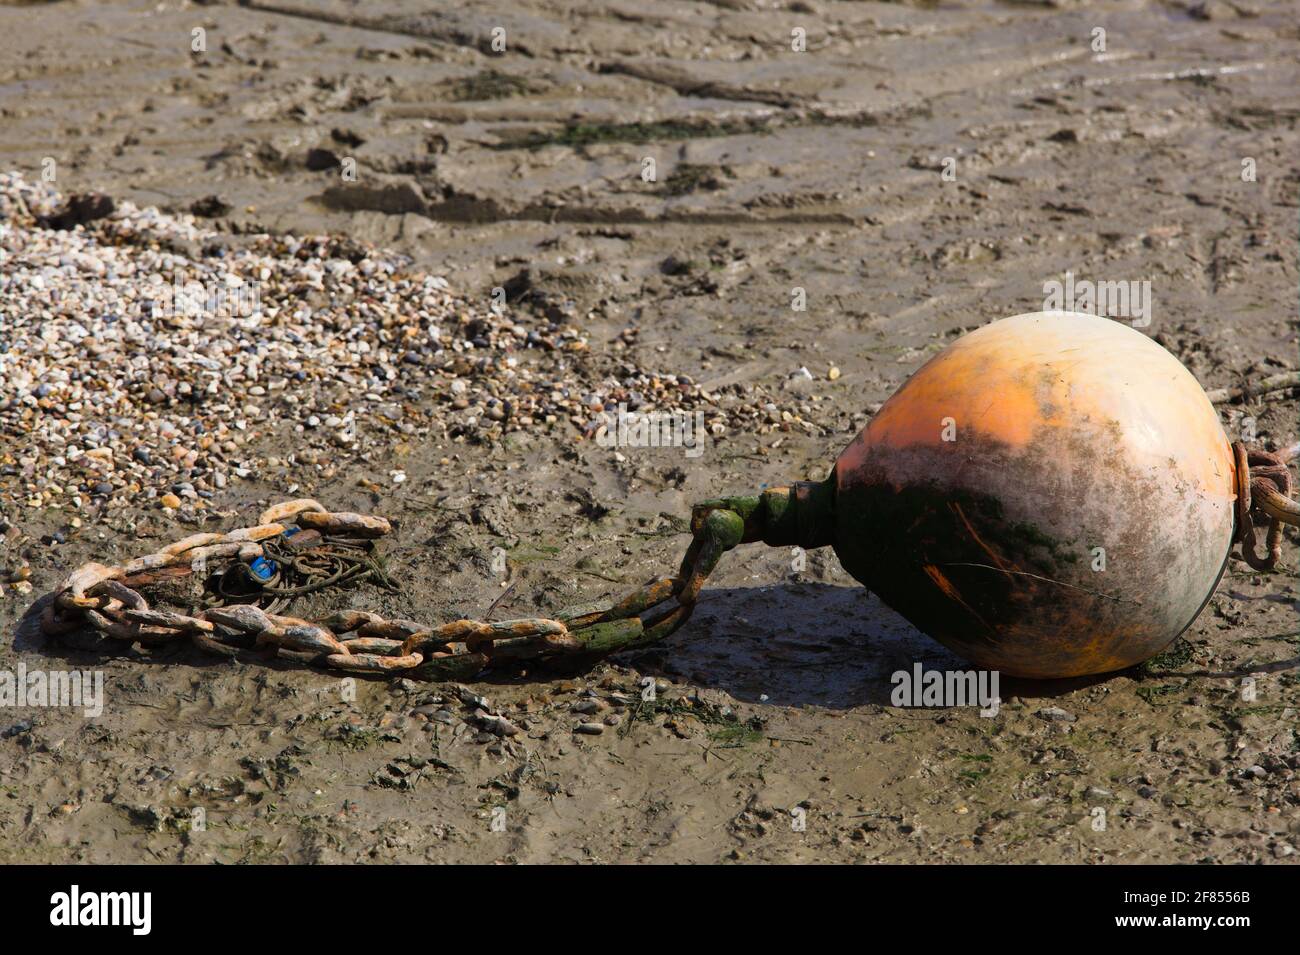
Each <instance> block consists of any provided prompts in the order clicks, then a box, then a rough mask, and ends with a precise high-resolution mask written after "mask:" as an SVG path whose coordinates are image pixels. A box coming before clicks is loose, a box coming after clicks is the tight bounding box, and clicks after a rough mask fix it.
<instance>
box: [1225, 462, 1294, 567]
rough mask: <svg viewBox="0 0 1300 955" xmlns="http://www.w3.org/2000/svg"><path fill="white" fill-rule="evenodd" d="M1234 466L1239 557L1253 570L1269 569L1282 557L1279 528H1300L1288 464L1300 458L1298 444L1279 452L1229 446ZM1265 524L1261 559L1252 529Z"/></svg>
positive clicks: (1280, 531)
mask: <svg viewBox="0 0 1300 955" xmlns="http://www.w3.org/2000/svg"><path fill="white" fill-rule="evenodd" d="M1232 453H1233V456H1234V457H1235V460H1236V466H1237V501H1236V505H1237V514H1236V518H1237V532H1236V540H1239V541H1240V542H1241V555H1242V557H1244V558H1245V559H1246V563H1248V564H1249V565H1250V566H1251V567H1252V568H1254V569H1255V570H1272V569H1273V568H1274V566H1276V564H1277V562H1278V560H1279V559H1280V558H1281V556H1282V525H1283V524H1294V525H1297V526H1300V506H1297V504H1296V502H1295V501H1294V500H1292V497H1291V494H1292V488H1293V484H1294V482H1293V480H1292V477H1291V470H1290V468H1289V467H1288V464H1289V462H1290V461H1291V460H1292V459H1293V458H1295V457H1297V456H1300V444H1295V445H1292V446H1291V447H1289V448H1284V449H1282V450H1281V451H1263V450H1260V449H1259V448H1247V447H1246V446H1245V445H1244V444H1243V443H1242V442H1240V441H1236V442H1234V443H1233V445H1232ZM1257 523H1260V524H1265V525H1267V527H1268V530H1267V532H1266V535H1265V546H1266V547H1267V548H1268V550H1267V553H1266V554H1264V556H1262V557H1261V556H1259V555H1258V554H1256V553H1255V526H1256V524H1257Z"/></svg>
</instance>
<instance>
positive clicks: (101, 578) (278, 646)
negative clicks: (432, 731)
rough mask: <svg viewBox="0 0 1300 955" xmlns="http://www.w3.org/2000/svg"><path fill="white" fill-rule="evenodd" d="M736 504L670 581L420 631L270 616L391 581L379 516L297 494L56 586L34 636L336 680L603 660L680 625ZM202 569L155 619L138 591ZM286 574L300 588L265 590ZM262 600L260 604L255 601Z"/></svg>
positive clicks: (726, 541)
mask: <svg viewBox="0 0 1300 955" xmlns="http://www.w3.org/2000/svg"><path fill="white" fill-rule="evenodd" d="M748 500H752V499H741V498H736V499H728V500H727V501H716V502H709V503H707V504H704V505H700V506H699V507H697V508H696V510H695V512H694V514H693V517H692V532H693V539H692V542H691V545H690V547H689V548H688V550H687V553H686V556H685V558H684V559H683V561H682V565H681V568H680V570H679V571H678V573H677V574H676V575H675V576H671V577H659V578H656V579H655V580H652V581H650V582H649V583H647V584H646V585H645V586H643V587H641V588H640V589H638V590H635V591H633V592H632V593H630V594H628V595H627V596H625V597H623V598H622V599H621V600H618V601H617V602H615V603H613V604H610V605H608V606H603V607H597V608H583V609H578V610H572V611H565V612H561V613H560V614H559V615H558V616H557V617H555V618H554V619H550V618H543V617H535V618H522V619H518V620H505V621H500V622H489V621H481V620H455V621H452V622H450V623H445V624H442V625H440V626H427V625H425V624H421V623H417V622H415V621H412V620H404V619H388V618H385V617H383V616H382V615H380V614H377V613H372V612H369V611H365V610H341V611H336V612H334V613H331V614H329V615H328V616H326V617H324V618H322V619H320V620H315V621H311V620H303V619H300V618H298V617H292V616H285V615H283V614H281V613H279V611H280V610H282V609H284V607H285V606H286V605H287V604H288V603H289V602H290V601H291V600H292V599H293V597H295V596H299V595H301V594H304V593H308V592H311V591H315V590H319V589H323V588H326V587H330V586H335V585H338V584H341V583H345V582H349V581H352V580H354V579H361V578H369V579H372V580H374V581H376V582H377V583H380V584H381V585H390V586H391V584H390V582H389V581H388V578H387V575H386V574H385V572H384V571H383V567H382V563H380V562H379V561H378V560H376V558H375V557H374V555H373V541H375V540H376V539H378V538H380V537H383V536H385V535H387V534H389V533H390V532H391V530H392V527H391V525H390V524H389V522H388V521H387V520H385V519H383V518H381V517H372V516H369V515H364V514H354V513H347V512H331V511H328V510H326V509H325V508H324V507H323V506H322V505H321V504H319V503H318V502H316V501H314V500H310V499H300V500H294V501H286V502H284V503H282V504H277V505H275V506H273V507H271V508H268V509H267V510H266V511H264V512H263V513H262V515H261V517H260V519H259V521H258V523H257V524H256V525H254V526H252V527H244V528H240V529H238V530H234V531H229V532H227V533H225V534H217V533H207V534H194V535H191V536H189V537H186V538H184V539H182V540H179V541H177V542H176V543H174V544H170V545H168V546H167V547H164V548H163V549H162V550H160V551H158V552H157V553H154V554H149V555H147V556H144V557H139V558H136V559H135V560H132V561H129V562H127V563H125V564H123V565H120V566H109V565H105V564H99V563H93V562H92V563H88V564H85V565H83V566H81V567H79V568H78V569H77V570H75V571H73V572H72V573H71V574H70V575H69V576H68V577H67V579H66V580H65V581H64V582H63V583H62V584H61V585H60V587H59V589H58V591H57V593H56V594H55V596H54V599H53V600H52V601H51V602H50V603H49V604H48V605H47V606H46V608H45V610H44V611H43V614H42V617H41V627H42V629H43V630H44V632H45V633H46V634H48V635H51V636H58V635H62V634H67V633H71V632H74V631H77V630H80V629H83V628H86V627H89V628H91V629H94V630H96V631H98V632H99V633H101V634H103V635H104V636H106V637H111V638H113V639H117V640H123V641H128V642H131V643H143V644H162V643H170V642H172V641H176V640H181V639H185V638H188V639H189V640H190V641H191V642H192V643H193V644H194V645H195V646H197V647H199V648H200V649H202V650H205V651H208V652H211V653H218V654H221V655H224V656H227V657H238V656H240V655H242V654H244V653H245V652H246V651H262V652H263V653H264V654H266V655H267V656H277V657H281V658H287V659H293V660H297V661H300V662H304V663H310V664H316V665H323V666H326V667H329V668H331V669H335V670H339V671H344V672H348V673H380V674H395V675H400V676H415V677H417V678H422V679H448V680H453V679H467V678H469V677H471V676H473V675H474V674H475V673H478V672H479V671H481V670H483V669H485V668H487V667H489V666H492V665H494V664H499V663H521V662H529V661H538V660H545V659H550V658H554V657H560V656H574V655H580V654H591V655H602V654H607V653H612V652H614V651H616V650H625V649H630V648H633V647H637V646H642V645H645V644H648V643H652V642H654V641H656V640H659V639H662V638H663V637H665V636H667V635H668V634H670V633H672V632H673V631H675V630H676V629H677V628H678V627H680V626H681V625H682V624H684V623H685V622H686V620H687V619H688V618H689V617H690V615H691V611H692V610H693V609H694V606H695V602H696V600H697V599H698V597H699V593H700V588H701V587H702V586H703V584H704V580H705V578H706V577H707V576H708V575H709V573H711V572H712V570H713V569H714V567H716V566H717V563H718V560H719V559H720V558H721V557H722V555H723V554H724V553H725V552H726V551H727V550H730V549H731V548H732V547H734V546H736V544H738V543H740V542H741V540H742V539H746V538H747V528H746V524H747V522H746V519H745V518H744V517H742V516H741V515H740V514H739V513H737V512H736V511H735V510H731V509H729V508H728V507H726V506H725V505H726V504H728V503H731V502H745V501H748ZM749 539H752V537H750V538H749ZM259 559H261V560H263V561H265V562H266V564H265V565H264V566H266V567H268V568H269V567H274V568H275V569H274V571H273V572H270V573H268V576H267V578H266V580H265V581H262V580H260V579H257V578H255V577H254V575H253V573H252V571H251V570H250V567H251V566H252V565H253V564H254V562H256V561H258V560H259ZM214 565H219V566H221V568H222V569H221V571H220V573H218V574H215V575H214V576H213V577H209V580H212V579H215V580H216V584H215V585H212V584H210V583H207V584H205V585H204V593H203V594H201V595H200V596H199V597H198V598H196V603H203V604H206V606H204V609H201V610H192V611H191V612H190V613H180V612H175V611H168V610H159V609H156V608H153V607H151V606H150V605H149V602H148V601H147V600H146V599H145V597H144V596H143V595H142V594H141V593H140V588H142V587H147V586H149V585H153V584H158V583H160V582H165V581H167V580H168V579H169V578H175V579H178V580H179V579H184V578H186V577H190V576H192V575H193V574H195V573H200V574H202V573H208V572H210V571H211V570H212V568H213V566H214ZM284 568H293V569H295V570H296V571H297V576H300V577H306V578H308V580H309V582H308V583H307V584H305V585H302V586H296V587H280V586H277V583H278V582H279V581H280V580H281V577H282V574H283V573H284ZM330 568H334V569H333V570H330ZM231 574H235V575H237V576H238V577H240V578H241V579H242V582H243V584H244V585H245V586H246V587H247V588H248V590H247V592H245V593H242V594H238V593H237V594H231V593H229V592H228V586H227V583H226V582H227V578H228V577H229V576H230V575H231ZM241 597H242V598H243V602H240V598H241ZM250 597H251V598H252V600H251V601H250V600H249V599H248V598H250ZM263 601H265V602H266V604H267V605H266V606H259V603H261V602H263Z"/></svg>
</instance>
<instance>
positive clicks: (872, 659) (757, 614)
mask: <svg viewBox="0 0 1300 955" xmlns="http://www.w3.org/2000/svg"><path fill="white" fill-rule="evenodd" d="M625 657H626V660H627V661H628V662H629V663H634V664H635V665H636V666H637V667H638V669H641V670H644V671H645V672H646V673H650V674H657V675H662V676H664V677H665V678H668V679H673V680H678V681H681V680H685V681H686V682H689V683H692V684H694V685H697V686H701V687H705V688H710V689H719V690H724V691H726V692H727V693H729V694H730V695H731V696H733V697H735V698H736V699H737V700H742V701H744V702H747V703H758V704H763V705H772V706H821V707H825V708H828V709H850V708H853V707H857V706H863V705H866V704H876V705H879V706H887V707H892V706H893V705H894V703H893V692H894V688H895V686H896V683H895V681H894V680H893V679H892V678H893V675H894V674H895V673H898V672H900V671H901V672H905V673H907V674H909V676H910V675H914V673H915V668H916V667H917V666H920V668H921V669H922V670H923V671H925V672H929V671H939V672H941V673H948V672H975V670H976V667H975V665H974V664H973V663H970V662H969V661H967V660H964V659H962V658H961V657H960V656H958V655H957V654H955V653H953V652H952V651H951V650H948V649H947V648H945V647H944V646H942V645H941V644H939V643H938V642H936V641H934V640H932V639H930V638H929V637H927V636H926V635H925V634H923V633H921V632H920V631H919V630H917V629H916V628H915V627H913V626H912V625H911V624H910V623H908V622H907V621H906V620H904V619H903V618H902V617H901V616H899V615H898V614H897V613H895V612H894V611H892V610H890V609H889V607H887V606H885V604H884V603H882V602H881V600H880V598H878V597H877V596H876V595H875V594H873V593H871V592H870V591H867V590H863V589H862V588H861V587H853V586H836V585H833V584H825V583H816V582H803V581H792V582H787V583H780V584H773V585H769V586H761V587H716V588H709V591H708V600H707V601H704V602H702V603H701V604H700V608H699V610H697V611H696V613H695V616H694V617H693V618H692V619H691V621H690V622H689V623H687V624H686V625H685V626H684V627H683V628H682V629H681V630H680V631H678V632H677V633H675V634H673V635H672V636H671V637H669V638H668V639H667V640H666V641H664V643H663V644H661V645H658V646H654V647H651V648H648V649H647V650H644V651H640V652H637V653H634V654H628V655H625ZM1118 675H1119V674H1116V673H1111V674H1104V675H1097V676H1087V677H1077V678H1072V679H1063V680H1031V679H1025V678H1017V677H1011V676H1007V675H1006V674H1000V675H999V687H1000V696H1001V697H1002V699H1003V700H1004V701H1005V700H1007V699H1010V698H1011V697H1012V696H1021V697H1055V696H1062V695H1064V694H1067V693H1069V692H1071V691H1073V690H1076V689H1079V688H1080V687H1086V686H1091V685H1093V684H1095V683H1100V682H1103V681H1105V680H1107V679H1112V678H1114V677H1116V676H1118Z"/></svg>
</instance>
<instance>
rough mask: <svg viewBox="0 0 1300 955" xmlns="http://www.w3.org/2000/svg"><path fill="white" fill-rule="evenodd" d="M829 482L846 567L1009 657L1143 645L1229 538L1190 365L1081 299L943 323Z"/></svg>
mask: <svg viewBox="0 0 1300 955" xmlns="http://www.w3.org/2000/svg"><path fill="white" fill-rule="evenodd" d="M830 483H832V484H833V487H834V501H833V503H832V504H831V505H830V506H831V507H832V508H833V511H834V517H833V521H831V522H830V524H831V527H833V530H831V529H830V528H827V530H828V531H829V534H830V536H833V540H832V541H830V542H831V543H833V546H834V548H835V551H836V554H837V555H838V556H839V559H840V561H841V563H842V564H843V565H844V567H845V569H846V570H847V571H848V572H849V573H850V574H852V575H853V576H854V577H855V578H856V579H857V580H859V581H861V582H862V583H863V584H865V585H866V586H867V587H869V588H870V589H871V590H873V591H874V592H875V593H876V594H878V595H879V596H880V598H881V599H882V600H883V601H884V602H885V603H886V604H888V605H889V606H890V607H892V608H893V609H894V610H896V611H898V612H899V613H900V614H902V615H903V616H904V617H906V618H907V619H908V620H909V621H910V622H911V623H912V624H914V625H915V626H916V627H917V628H918V629H920V630H922V631H924V632H925V633H928V634H929V635H930V636H932V637H934V638H935V639H937V640H939V641H940V642H941V643H943V644H945V645H946V646H948V647H950V648H951V649H953V650H954V651H956V652H957V653H959V654H961V655H962V656H963V657H965V658H967V659H968V660H970V661H972V662H973V663H975V664H976V665H978V666H980V667H986V668H989V669H997V670H1000V671H1002V672H1004V673H1007V674H1011V675H1016V676H1024V677H1040V678H1046V677H1071V676H1081V675H1085V674H1093V673H1106V672H1110V671H1113V670H1118V669H1122V668H1124V667H1127V666H1131V665H1133V664H1135V663H1139V662H1141V661H1142V660H1145V659H1147V658H1148V657H1150V656H1152V655H1154V654H1156V653H1158V652H1160V651H1161V650H1162V649H1164V648H1165V647H1166V646H1168V645H1169V644H1170V643H1171V642H1172V641H1173V640H1174V639H1175V638H1176V637H1177V636H1178V635H1179V634H1180V633H1182V631H1183V630H1184V629H1185V628H1186V627H1187V626H1188V625H1189V624H1190V623H1191V622H1192V620H1194V619H1195V618H1196V616H1197V614H1198V613H1200V611H1201V609H1202V608H1203V607H1204V605H1205V603H1206V601H1207V600H1208V599H1209V597H1210V595H1211V594H1212V593H1213V591H1214V588H1215V586H1216V585H1217V583H1218V580H1219V578H1220V576H1221V575H1222V573H1223V569H1224V567H1225V566H1226V563H1227V559H1228V552H1229V550H1230V548H1231V545H1232V539H1233V520H1234V515H1233V506H1234V505H1233V502H1234V500H1235V495H1234V487H1235V465H1234V459H1233V452H1232V449H1231V446H1230V444H1229V441H1228V438H1227V436H1226V435H1225V433H1224V431H1223V428H1222V426H1221V425H1220V423H1219V418H1218V415H1217V413H1216V412H1215V410H1214V407H1213V406H1212V405H1211V404H1210V402H1209V400H1208V399H1207V398H1206V396H1205V393H1204V391H1203V390H1202V389H1201V386H1200V384H1199V383H1198V382H1197V381H1196V379H1195V378H1194V377H1193V376H1192V375H1191V373H1190V372H1189V371H1188V370H1187V369H1186V368H1185V367H1183V365H1182V364H1181V363H1180V362H1179V361H1178V360H1177V359H1176V358H1174V357H1173V356H1172V355H1171V354H1169V353H1168V352H1167V351H1165V350H1164V349H1163V348H1161V347H1160V346H1159V345H1158V344H1156V343H1155V342H1153V341H1152V340H1151V339H1149V338H1147V337H1146V336H1145V335H1143V334H1141V333H1140V332H1138V331H1135V330H1134V329H1132V328H1130V327H1128V326H1127V325H1123V324H1121V323H1119V322H1115V321H1111V320H1109V319H1106V318H1100V317H1097V316H1093V315H1084V314H1077V313H1071V312H1036V313H1032V314H1026V315H1017V316H1015V317H1013V318H1007V319H1003V320H1001V321H997V322H993V323H992V324H989V325H986V326H984V327H982V328H979V329H977V330H976V331H973V332H971V333H969V334H968V335H966V336H964V337H962V338H960V339H958V340H957V341H955V342H953V343H952V344H951V345H950V346H948V347H947V348H946V349H945V350H944V351H942V352H941V353H939V354H938V355H936V356H935V357H934V358H933V359H931V360H930V361H929V362H928V363H927V364H925V365H924V366H923V367H922V368H921V369H920V370H918V371H917V372H916V373H915V374H914V375H913V376H912V377H911V378H910V379H908V381H907V382H906V383H905V384H904V385H903V386H902V388H900V389H899V390H898V392H897V393H895V394H894V395H893V397H891V398H890V399H889V400H888V401H887V402H886V403H885V404H884V405H883V407H882V408H881V409H880V411H879V412H878V413H877V414H876V415H875V416H874V417H873V418H872V420H871V422H870V423H869V424H868V425H867V426H866V428H864V429H863V431H862V432H861V433H860V434H859V435H858V436H857V438H856V439H855V440H854V441H853V442H852V443H851V444H850V445H849V446H848V447H847V448H846V449H845V450H844V452H843V453H842V454H841V455H840V457H839V459H838V461H837V462H836V464H835V469H834V473H833V475H832V478H831V482H830ZM823 526H825V525H823Z"/></svg>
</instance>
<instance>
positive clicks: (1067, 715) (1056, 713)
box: [1036, 706, 1078, 723]
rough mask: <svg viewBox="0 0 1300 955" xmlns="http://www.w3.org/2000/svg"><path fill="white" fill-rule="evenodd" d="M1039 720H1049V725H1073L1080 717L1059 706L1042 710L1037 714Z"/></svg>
mask: <svg viewBox="0 0 1300 955" xmlns="http://www.w3.org/2000/svg"><path fill="white" fill-rule="evenodd" d="M1036 715H1037V716H1038V717H1039V719H1044V720H1047V721H1048V722H1049V723H1073V722H1074V721H1075V720H1076V719H1077V718H1078V717H1076V716H1075V715H1074V714H1073V713H1071V712H1069V711H1068V710H1063V709H1061V708H1060V707H1059V706H1049V707H1047V708H1045V709H1041V710H1039V711H1038V713H1037V714H1036Z"/></svg>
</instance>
